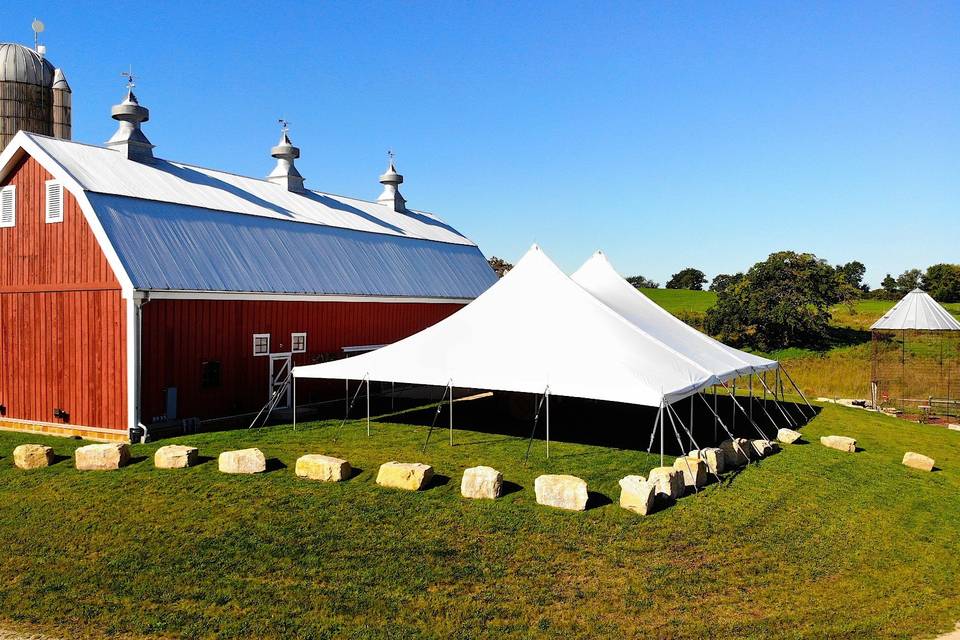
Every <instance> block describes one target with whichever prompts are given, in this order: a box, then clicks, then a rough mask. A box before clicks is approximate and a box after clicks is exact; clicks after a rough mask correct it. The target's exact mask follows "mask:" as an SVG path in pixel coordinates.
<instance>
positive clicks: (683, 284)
mask: <svg viewBox="0 0 960 640" xmlns="http://www.w3.org/2000/svg"><path fill="white" fill-rule="evenodd" d="M706 281H707V276H705V275H703V271H700V270H699V269H694V268H693V267H687V268H686V269H681V270H680V271H678V272H677V273H675V274H673V275H672V276H671V277H670V280H669V282H667V289H691V290H693V291H703V285H704V284H705V283H706Z"/></svg>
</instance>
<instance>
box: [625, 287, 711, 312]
mask: <svg viewBox="0 0 960 640" xmlns="http://www.w3.org/2000/svg"><path fill="white" fill-rule="evenodd" d="M640 291H642V292H643V293H644V295H646V296H647V297H648V298H650V299H651V300H653V301H654V302H656V303H657V304H658V305H660V306H661V307H663V308H664V309H666V310H667V311H669V312H670V313H673V314H677V313H679V312H681V311H687V312H693V313H706V312H707V309H709V308H710V307H712V306H713V305H714V304H716V302H717V294H715V293H714V292H713V291H690V290H689V289H641V290H640Z"/></svg>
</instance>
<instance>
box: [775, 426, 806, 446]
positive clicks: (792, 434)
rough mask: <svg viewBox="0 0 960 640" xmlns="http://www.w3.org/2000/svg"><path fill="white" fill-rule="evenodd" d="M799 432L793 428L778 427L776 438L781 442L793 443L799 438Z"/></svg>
mask: <svg viewBox="0 0 960 640" xmlns="http://www.w3.org/2000/svg"><path fill="white" fill-rule="evenodd" d="M800 435H801V434H800V432H799V431H794V430H793V429H778V430H777V440H778V441H780V442H782V443H783V444H793V443H794V442H796V441H797V440H799V439H800Z"/></svg>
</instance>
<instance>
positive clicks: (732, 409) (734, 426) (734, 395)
mask: <svg viewBox="0 0 960 640" xmlns="http://www.w3.org/2000/svg"><path fill="white" fill-rule="evenodd" d="M727 391H730V389H727ZM730 397H731V398H733V401H734V403H736V401H737V400H736V398H737V379H736V378H734V379H733V390H732V391H730ZM730 413H731V415H732V417H731V419H730V428H731V429H733V430H734V431H736V430H737V407H736V404H734V406H732V407H730Z"/></svg>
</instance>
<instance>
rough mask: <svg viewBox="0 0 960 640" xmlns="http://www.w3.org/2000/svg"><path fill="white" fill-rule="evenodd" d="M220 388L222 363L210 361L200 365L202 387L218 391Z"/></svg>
mask: <svg viewBox="0 0 960 640" xmlns="http://www.w3.org/2000/svg"><path fill="white" fill-rule="evenodd" d="M219 386H220V362H218V361H217V360H209V361H207V362H204V363H202V364H201V365H200V387H201V388H203V389H216V388H217V387H219Z"/></svg>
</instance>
